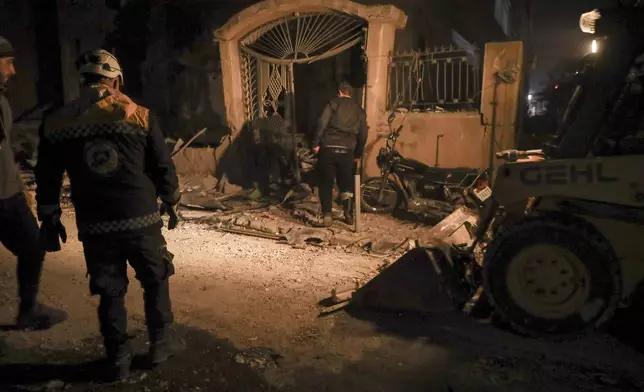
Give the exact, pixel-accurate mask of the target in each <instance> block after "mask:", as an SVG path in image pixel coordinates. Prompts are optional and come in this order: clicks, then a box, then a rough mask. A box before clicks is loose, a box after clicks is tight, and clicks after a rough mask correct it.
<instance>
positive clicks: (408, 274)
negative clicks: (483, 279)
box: [351, 248, 460, 313]
mask: <svg viewBox="0 0 644 392" xmlns="http://www.w3.org/2000/svg"><path fill="white" fill-rule="evenodd" d="M432 253H433V254H432ZM432 258H433V259H434V260H432ZM452 280H453V274H452V267H451V265H450V262H449V261H448V260H447V257H446V256H445V254H444V253H443V252H442V251H441V250H438V249H437V250H435V251H433V252H432V251H431V250H429V251H428V250H426V249H423V248H415V249H412V250H411V251H409V252H407V253H405V254H404V255H403V256H402V257H401V258H400V259H398V260H396V261H395V262H394V263H393V264H391V265H390V266H389V267H387V268H385V269H384V270H383V271H382V272H381V273H380V274H378V275H377V276H376V277H375V278H373V279H372V280H370V281H369V282H367V284H365V285H364V286H362V287H361V288H359V289H358V290H357V291H356V292H355V293H353V297H352V298H351V305H352V306H357V307H363V308H368V309H374V310H383V311H396V312H420V313H426V312H446V311H453V310H455V307H458V304H455V301H453V300H452V297H453V295H452V292H453V291H454V288H453V287H450V286H453V284H452V283H453V282H451V281H452ZM456 302H457V303H458V302H460V301H456Z"/></svg>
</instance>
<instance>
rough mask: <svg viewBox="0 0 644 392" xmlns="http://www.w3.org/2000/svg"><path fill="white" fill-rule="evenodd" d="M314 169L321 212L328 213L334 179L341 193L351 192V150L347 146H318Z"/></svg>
mask: <svg viewBox="0 0 644 392" xmlns="http://www.w3.org/2000/svg"><path fill="white" fill-rule="evenodd" d="M316 170H317V172H318V181H319V183H318V188H319V192H320V203H321V204H322V214H323V215H330V214H331V208H332V207H333V185H334V181H336V180H337V183H338V188H340V192H341V193H352V194H353V151H351V150H350V149H348V148H347V149H344V148H333V147H322V148H320V152H319V155H318V163H317V168H316Z"/></svg>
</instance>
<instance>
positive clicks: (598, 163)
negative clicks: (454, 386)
mask: <svg viewBox="0 0 644 392" xmlns="http://www.w3.org/2000/svg"><path fill="white" fill-rule="evenodd" d="M643 17H644V10H643V9H642V8H641V7H639V2H630V4H626V2H622V3H621V4H620V6H619V7H616V8H614V9H607V10H594V11H592V12H589V13H586V14H583V15H582V17H581V20H580V25H581V28H582V31H584V32H587V33H592V34H596V35H597V36H598V38H602V43H603V45H602V46H603V47H602V50H601V53H599V55H598V56H596V58H595V60H594V64H592V66H591V67H590V68H587V69H586V74H585V75H584V76H583V78H582V79H581V81H580V82H579V85H578V86H577V88H576V90H575V92H574V94H573V96H572V98H571V100H570V102H569V106H568V110H567V111H566V114H565V116H564V118H563V121H562V124H561V126H560V129H559V131H558V132H557V134H556V137H555V138H554V140H553V142H552V143H550V144H547V145H546V146H544V148H543V150H533V151H516V150H514V151H504V152H501V153H498V154H497V157H498V158H500V159H504V160H505V161H506V162H507V163H505V164H502V165H501V166H500V167H499V168H498V169H497V170H496V175H495V181H494V186H493V192H492V194H493V196H492V200H491V202H490V203H488V204H487V206H486V209H485V210H484V211H483V212H482V214H481V218H480V222H479V225H478V230H477V232H476V237H475V242H476V243H478V244H480V243H483V244H484V245H483V246H484V259H483V262H482V266H481V267H482V273H481V277H482V283H483V285H484V288H485V294H486V296H487V298H488V300H489V302H490V304H491V305H492V307H493V309H494V311H495V313H496V314H497V315H499V316H501V318H502V319H503V320H505V321H506V322H507V323H509V324H510V325H511V326H512V327H513V328H514V329H516V330H518V331H520V332H523V333H525V334H528V335H533V336H539V337H551V338H560V337H570V336H575V335H577V334H579V333H581V332H583V331H585V330H587V329H589V328H592V327H596V326H599V325H600V324H602V323H603V322H605V321H607V320H609V319H610V318H611V317H612V315H613V314H614V312H615V310H616V309H617V307H618V306H619V305H620V303H621V304H624V303H626V302H627V300H628V298H629V296H630V295H631V294H632V293H633V292H634V291H635V289H636V287H637V286H638V284H639V283H640V282H641V281H642V280H643V278H644V247H643V246H644V148H642V147H641V145H642V142H644V139H643V138H641V135H639V132H638V130H639V127H638V126H639V125H640V124H641V120H642V118H643V114H644V110H642V109H643V108H644V95H643V90H644V89H643V80H644V77H643V75H644V70H643V64H644V61H640V59H639V58H638V55H641V54H642V52H644V24H642V21H644V18H643ZM530 157H537V158H538V159H536V160H535V159H527V158H530ZM490 229H491V230H492V235H491V239H488V240H486V236H485V234H486V233H489V230H490Z"/></svg>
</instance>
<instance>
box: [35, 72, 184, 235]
mask: <svg viewBox="0 0 644 392" xmlns="http://www.w3.org/2000/svg"><path fill="white" fill-rule="evenodd" d="M65 171H67V173H68V175H69V180H70V184H71V198H72V203H73V204H74V208H75V210H76V224H77V226H78V237H79V239H80V240H81V241H82V240H83V239H85V238H87V237H88V236H132V235H143V234H146V233H150V232H153V231H157V230H159V229H160V228H161V227H162V225H163V223H162V221H161V217H160V215H159V212H158V205H157V197H159V198H160V199H161V200H162V201H164V202H167V203H170V204H176V203H178V202H179V198H180V193H179V185H178V179H177V174H176V170H175V167H174V163H173V162H172V159H171V157H170V152H169V150H168V148H167V147H166V145H165V141H164V137H163V134H162V132H161V130H160V129H159V127H158V123H157V122H156V121H155V119H154V117H151V116H150V112H149V110H148V109H146V108H144V107H142V106H138V105H137V104H136V103H134V102H133V101H132V100H131V99H130V98H129V97H127V96H126V95H125V94H123V93H121V92H119V91H118V90H114V89H111V88H109V87H106V86H104V85H92V86H89V87H86V88H83V89H82V90H81V94H80V97H79V98H78V99H77V100H75V101H73V102H71V103H70V104H68V105H65V106H64V107H63V108H62V109H60V110H58V111H57V112H55V113H53V114H52V115H50V116H48V117H47V118H46V120H45V122H44V125H43V127H42V128H41V135H40V143H39V146H38V163H37V165H36V170H35V172H36V173H35V174H36V185H37V188H36V201H37V202H38V208H39V210H41V208H42V210H47V209H48V208H51V207H54V208H55V207H56V206H58V205H59V202H60V191H61V186H62V179H63V173H64V172H65Z"/></svg>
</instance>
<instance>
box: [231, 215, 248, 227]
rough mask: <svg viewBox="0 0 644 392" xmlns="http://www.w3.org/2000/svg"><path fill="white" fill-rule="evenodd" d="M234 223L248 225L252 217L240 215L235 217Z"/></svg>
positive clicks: (242, 225)
mask: <svg viewBox="0 0 644 392" xmlns="http://www.w3.org/2000/svg"><path fill="white" fill-rule="evenodd" d="M234 225H235V226H240V227H248V226H250V219H248V217H247V216H244V215H241V216H238V217H237V219H235V223H234Z"/></svg>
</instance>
